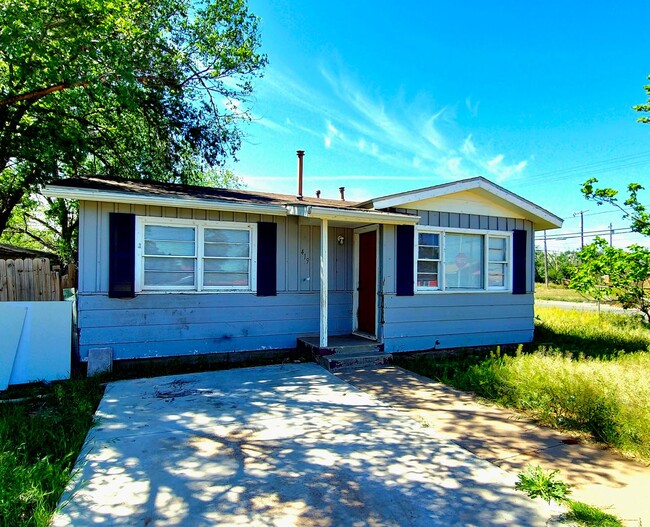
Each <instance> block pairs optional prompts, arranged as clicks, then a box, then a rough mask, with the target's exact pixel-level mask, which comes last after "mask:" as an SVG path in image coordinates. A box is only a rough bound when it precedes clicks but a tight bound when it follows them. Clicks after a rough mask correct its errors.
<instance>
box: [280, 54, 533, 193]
mask: <svg viewBox="0 0 650 527" xmlns="http://www.w3.org/2000/svg"><path fill="white" fill-rule="evenodd" d="M320 74H321V75H322V77H323V79H324V80H325V81H326V82H325V84H324V85H321V87H320V88H319V89H316V88H314V87H312V86H309V87H308V86H306V85H304V84H302V83H301V82H299V81H297V80H295V79H294V78H292V77H291V76H290V75H286V74H281V73H278V72H277V71H276V72H275V73H273V74H272V75H270V76H269V77H270V79H269V81H270V86H271V87H272V89H274V90H275V91H276V92H277V94H278V95H279V96H281V97H283V98H284V100H288V101H289V102H290V103H292V104H294V105H296V106H298V107H300V108H302V109H303V110H306V111H308V112H309V113H310V114H312V118H311V119H310V120H309V122H310V124H309V125H305V124H301V123H296V122H295V121H294V122H291V123H286V126H287V127H288V128H290V129H294V130H296V129H297V130H300V131H302V132H304V133H308V134H310V135H312V136H318V137H319V138H320V139H321V140H322V141H323V145H324V147H325V148H326V149H329V150H335V149H346V150H349V151H350V152H356V153H361V154H363V155H365V156H369V157H372V158H374V159H376V160H378V161H380V162H381V163H383V164H385V165H387V166H390V167H393V168H398V169H400V170H401V171H403V172H404V174H413V173H416V174H419V175H422V176H424V175H426V176H428V179H429V180H431V179H432V178H433V177H435V176H438V177H439V178H442V179H446V180H453V179H460V178H466V177H472V176H478V175H483V176H486V177H489V178H491V179H494V180H496V181H499V182H503V181H505V180H506V179H509V178H514V177H516V176H518V175H520V174H522V173H523V171H524V170H525V169H526V166H527V164H528V161H527V160H514V161H512V160H509V159H508V158H507V156H506V153H503V152H494V151H491V152H490V151H488V149H486V148H485V147H484V146H483V145H482V144H481V142H480V140H479V139H480V138H476V139H475V138H474V136H473V135H471V134H468V133H464V134H463V133H462V130H459V125H458V123H457V122H456V119H455V109H454V107H453V105H452V106H447V105H435V104H434V103H433V100H432V97H431V96H430V95H429V96H422V95H420V96H416V97H413V98H412V99H411V100H409V99H408V98H405V97H404V96H403V94H399V96H395V97H392V98H386V97H385V96H384V95H382V94H381V92H379V90H377V89H373V88H367V87H361V85H360V84H359V83H358V82H356V81H355V80H354V79H353V78H352V77H351V76H350V75H349V74H348V73H347V72H346V71H345V69H344V67H342V66H341V65H340V64H338V65H336V66H335V67H334V68H332V67H326V66H322V67H321V68H320ZM323 86H324V87H323ZM465 106H466V108H467V110H468V111H469V112H470V114H471V115H473V116H476V115H477V114H478V108H479V102H478V101H472V100H471V98H470V97H467V98H466V99H465ZM314 118H315V119H316V120H319V119H320V122H321V123H322V125H321V126H322V128H321V129H320V130H318V129H313V128H312V126H313V122H314Z"/></svg>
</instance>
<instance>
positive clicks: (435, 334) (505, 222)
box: [381, 209, 535, 353]
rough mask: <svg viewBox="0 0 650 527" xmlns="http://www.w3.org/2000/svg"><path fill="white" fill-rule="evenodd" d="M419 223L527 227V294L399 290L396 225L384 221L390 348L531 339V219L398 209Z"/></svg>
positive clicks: (384, 334)
mask: <svg viewBox="0 0 650 527" xmlns="http://www.w3.org/2000/svg"><path fill="white" fill-rule="evenodd" d="M395 212H402V213H406V214H417V215H418V216H420V218H421V219H420V225H428V226H432V227H441V228H449V229H476V230H477V231H486V230H490V231H505V232H512V231H513V230H515V229H517V230H525V231H526V294H521V295H515V294H512V293H510V292H483V291H482V292H479V293H471V292H440V293H417V292H416V293H415V294H414V295H413V296H397V295H396V294H395V293H396V285H395V276H396V258H395V253H396V250H395V247H396V234H395V227H393V226H390V225H384V226H383V233H382V235H383V251H382V255H381V258H382V268H383V272H384V275H383V291H382V296H383V303H382V319H383V321H384V324H383V327H382V337H383V342H384V349H385V350H386V352H389V353H390V352H400V351H418V350H428V349H444V348H455V347H463V346H485V345H493V344H516V343H521V342H530V341H531V340H532V338H533V330H534V321H533V319H534V295H533V292H534V276H535V275H534V251H535V247H534V239H535V238H534V228H533V224H532V223H531V222H530V221H528V220H523V219H517V218H505V217H497V216H486V215H478V214H463V213H453V212H436V211H428V210H407V209H395Z"/></svg>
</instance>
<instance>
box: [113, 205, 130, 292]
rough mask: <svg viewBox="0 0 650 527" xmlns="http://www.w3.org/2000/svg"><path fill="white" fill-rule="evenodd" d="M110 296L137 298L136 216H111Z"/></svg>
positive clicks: (118, 214)
mask: <svg viewBox="0 0 650 527" xmlns="http://www.w3.org/2000/svg"><path fill="white" fill-rule="evenodd" d="M108 230H109V257H108V296H109V297H111V298H133V297H134V296H135V215H134V214H122V213H118V212H112V213H110V215H109V224H108Z"/></svg>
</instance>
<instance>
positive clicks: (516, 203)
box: [357, 176, 563, 230]
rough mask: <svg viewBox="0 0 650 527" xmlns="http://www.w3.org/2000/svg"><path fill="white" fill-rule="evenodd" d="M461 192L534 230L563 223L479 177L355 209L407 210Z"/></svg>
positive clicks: (376, 201) (384, 198) (553, 227)
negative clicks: (501, 209)
mask: <svg viewBox="0 0 650 527" xmlns="http://www.w3.org/2000/svg"><path fill="white" fill-rule="evenodd" d="M463 192H473V193H474V194H477V195H479V196H483V197H487V198H489V199H490V200H491V201H492V202H494V203H497V204H499V205H501V206H503V207H505V208H507V209H509V210H512V211H513V212H515V213H517V214H519V215H520V216H521V217H523V218H525V219H528V220H530V221H532V222H533V223H534V225H535V229H536V230H543V229H555V228H558V227H561V226H562V221H563V220H562V218H560V217H559V216H556V215H555V214H553V213H552V212H549V211H548V210H546V209H544V208H542V207H540V206H539V205H536V204H535V203H533V202H532V201H529V200H527V199H525V198H522V197H521V196H519V195H517V194H515V193H514V192H511V191H509V190H507V189H505V188H503V187H501V186H499V185H497V184H496V183H492V182H491V181H489V180H488V179H485V178H484V177H480V176H479V177H474V178H468V179H463V180H460V181H453V182H450V183H443V184H441V185H434V186H432V187H426V188H421V189H417V190H411V191H407V192H400V193H397V194H390V195H388V196H381V197H378V198H373V199H370V200H368V201H364V202H363V203H359V204H358V205H357V207H360V208H373V209H376V210H382V209H394V208H403V207H406V208H408V206H409V205H410V204H412V203H416V202H421V201H425V200H432V201H435V199H436V198H438V199H439V198H443V197H448V196H452V195H454V194H460V193H463Z"/></svg>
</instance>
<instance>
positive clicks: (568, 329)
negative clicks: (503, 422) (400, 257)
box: [398, 309, 650, 460]
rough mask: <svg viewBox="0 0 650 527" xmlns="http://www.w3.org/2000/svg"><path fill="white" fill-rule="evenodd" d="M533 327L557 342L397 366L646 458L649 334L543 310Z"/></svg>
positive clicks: (624, 324)
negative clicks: (503, 351) (514, 350)
mask: <svg viewBox="0 0 650 527" xmlns="http://www.w3.org/2000/svg"><path fill="white" fill-rule="evenodd" d="M538 328H540V329H541V330H542V331H540V332H538V338H540V337H539V335H540V334H541V335H542V338H544V340H545V341H547V338H548V336H549V335H554V336H555V337H556V338H554V339H553V341H552V342H550V343H547V344H546V345H539V344H538V345H536V346H533V347H532V348H531V350H530V351H526V352H524V350H523V347H521V346H520V347H519V349H518V350H517V352H515V353H512V354H504V353H501V351H500V350H499V349H498V348H497V350H496V351H493V352H492V353H491V354H489V355H488V356H480V355H464V356H459V357H447V358H444V359H438V358H436V357H435V356H431V355H429V356H426V357H419V358H412V359H408V358H404V359H398V360H401V361H404V365H405V366H406V367H407V368H410V369H413V370H414V371H418V372H419V373H422V374H423V375H427V376H429V377H433V378H437V379H440V380H441V381H443V382H446V383H449V384H452V385H454V386H456V387H458V388H461V389H465V390H471V391H473V392H475V393H477V394H478V395H480V396H482V397H485V398H487V399H491V400H493V401H496V402H498V403H500V404H503V405H506V406H510V407H514V408H517V409H520V410H524V411H526V412H528V413H529V414H530V415H532V416H533V417H535V418H537V419H538V420H540V421H541V422H543V423H546V424H549V425H552V426H557V427H561V428H566V429H571V430H580V431H585V432H589V433H591V434H592V435H593V437H594V438H596V439H598V440H599V441H603V442H605V443H607V444H609V445H612V446H614V447H616V448H619V449H620V450H622V451H625V452H628V453H632V454H635V455H637V456H639V457H642V458H644V459H646V460H650V383H648V378H649V377H650V328H649V327H648V326H647V325H646V324H644V323H643V322H641V321H639V320H636V319H634V318H633V317H629V316H625V315H618V316H617V315H602V316H600V317H599V316H598V315H597V314H595V313H594V314H591V313H577V312H571V311H563V310H557V309H542V310H540V320H539V325H538ZM547 342H548V341H547ZM639 350H644V351H639Z"/></svg>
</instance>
